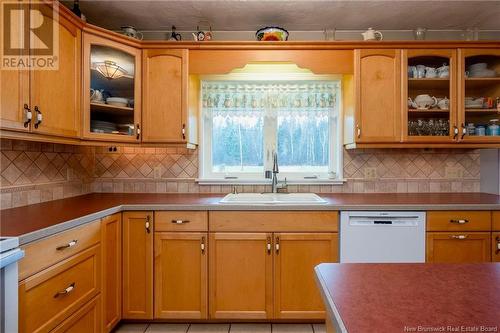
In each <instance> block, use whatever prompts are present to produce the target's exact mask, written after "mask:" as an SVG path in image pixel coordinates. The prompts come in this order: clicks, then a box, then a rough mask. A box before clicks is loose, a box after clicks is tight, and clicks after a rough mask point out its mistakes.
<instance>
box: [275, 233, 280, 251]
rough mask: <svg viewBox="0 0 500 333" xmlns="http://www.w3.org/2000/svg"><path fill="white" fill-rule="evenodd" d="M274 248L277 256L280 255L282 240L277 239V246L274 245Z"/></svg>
mask: <svg viewBox="0 0 500 333" xmlns="http://www.w3.org/2000/svg"><path fill="white" fill-rule="evenodd" d="M274 248H275V250H276V254H280V238H279V237H276V245H274Z"/></svg>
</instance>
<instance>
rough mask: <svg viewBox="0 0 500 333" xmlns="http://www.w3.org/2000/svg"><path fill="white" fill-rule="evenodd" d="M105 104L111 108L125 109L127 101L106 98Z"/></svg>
mask: <svg viewBox="0 0 500 333" xmlns="http://www.w3.org/2000/svg"><path fill="white" fill-rule="evenodd" d="M106 103H107V104H109V105H113V106H121V107H125V106H127V105H128V99H127V98H123V97H108V98H106Z"/></svg>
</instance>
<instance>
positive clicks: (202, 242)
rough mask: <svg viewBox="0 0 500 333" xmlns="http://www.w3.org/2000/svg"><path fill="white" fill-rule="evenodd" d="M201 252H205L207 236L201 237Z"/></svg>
mask: <svg viewBox="0 0 500 333" xmlns="http://www.w3.org/2000/svg"><path fill="white" fill-rule="evenodd" d="M200 247H201V254H205V237H201V245H200Z"/></svg>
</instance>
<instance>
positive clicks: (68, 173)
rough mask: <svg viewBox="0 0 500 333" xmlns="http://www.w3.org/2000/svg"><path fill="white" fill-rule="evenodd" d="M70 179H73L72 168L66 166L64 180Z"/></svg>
mask: <svg viewBox="0 0 500 333" xmlns="http://www.w3.org/2000/svg"><path fill="white" fill-rule="evenodd" d="M72 179H73V169H72V168H67V169H66V180H72Z"/></svg>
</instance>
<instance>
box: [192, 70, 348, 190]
mask: <svg viewBox="0 0 500 333" xmlns="http://www.w3.org/2000/svg"><path fill="white" fill-rule="evenodd" d="M271 77H272V78H271ZM205 81H334V82H335V84H336V85H337V100H336V102H337V106H336V107H337V108H338V109H337V113H336V114H334V115H332V114H330V117H329V131H330V139H329V140H330V145H329V157H330V158H329V161H328V170H329V171H328V173H320V174H319V173H314V172H286V171H282V170H280V173H279V174H278V178H279V179H280V180H284V178H286V180H287V183H289V184H317V185H319V184H329V185H332V184H342V183H344V180H343V163H342V162H343V144H342V138H343V126H342V123H343V112H342V95H343V94H342V88H343V87H342V75H323V74H313V73H311V72H309V73H285V74H284V73H280V74H279V75H277V76H274V77H273V76H272V75H271V76H270V75H267V74H260V75H255V74H253V73H252V74H250V73H237V74H233V73H231V74H226V75H205V76H200V89H202V88H201V87H203V82H205ZM201 96H203V94H202V92H201V91H200V98H201ZM200 105H201V103H200ZM274 119H275V121H272V122H273V123H276V119H277V117H276V118H274ZM200 121H201V124H200V126H199V131H200V133H199V134H200V136H199V138H200V144H199V146H198V148H199V149H198V150H199V178H198V179H197V180H196V181H197V182H198V183H200V184H206V185H221V184H226V185H245V184H253V185H261V184H268V183H270V179H266V178H265V177H264V172H265V170H272V151H273V150H274V149H276V145H277V135H274V136H271V137H273V139H272V140H267V141H266V127H268V126H269V123H270V122H267V123H266V122H264V128H263V140H264V142H263V145H264V152H263V157H264V161H263V170H262V172H258V173H250V172H248V173H247V172H231V173H230V174H229V173H226V174H223V173H216V172H212V165H211V164H212V158H211V157H212V151H211V150H212V136H211V135H210V134H211V133H212V122H211V121H207V120H206V119H205V117H204V114H203V107H200ZM266 125H267V126H266ZM267 130H268V129H267ZM273 132H274V134H277V132H278V127H277V124H276V126H274V130H273ZM269 141H270V142H269ZM278 162H279V160H278ZM332 172H333V175H332ZM314 176H316V178H312V177H314ZM308 177H311V178H308Z"/></svg>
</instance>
